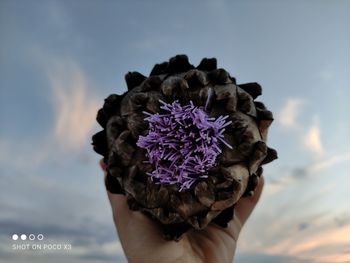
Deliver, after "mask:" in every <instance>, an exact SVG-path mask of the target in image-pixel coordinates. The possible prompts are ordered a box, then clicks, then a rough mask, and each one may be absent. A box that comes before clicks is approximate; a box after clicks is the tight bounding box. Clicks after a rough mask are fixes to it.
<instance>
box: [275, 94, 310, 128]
mask: <svg viewBox="0 0 350 263" xmlns="http://www.w3.org/2000/svg"><path fill="white" fill-rule="evenodd" d="M303 104H304V101H303V100H302V99H299V98H287V101H286V103H285V104H284V106H283V108H282V109H281V111H280V113H279V114H278V115H277V121H278V123H279V124H280V125H281V126H282V127H283V128H297V127H298V126H299V124H298V120H297V119H298V116H299V114H300V112H301V110H302V107H303Z"/></svg>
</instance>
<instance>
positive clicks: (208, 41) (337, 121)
mask: <svg viewBox="0 0 350 263" xmlns="http://www.w3.org/2000/svg"><path fill="white" fill-rule="evenodd" d="M349 25H350V2H349V1H345V0H344V1H341V0H336V1H326V0H324V1H322V0H319V1H316V0H309V1H298V0H296V1H277V0H276V1H272V0H270V1H258V0H256V1H254V0H248V1H223V0H222V1H208V0H207V1H177V2H176V3H175V2H174V1H147V2H146V1H143V2H142V1H107V0H105V1H90V0H86V1H82V0H75V1H68V0H67V1H65V0H61V1H52V0H49V1H41V0H34V1H19V0H17V1H16V0H14V1H9V0H2V1H1V2H0V39H1V42H0V58H1V59H0V123H1V124H0V125H1V126H0V181H1V183H0V210H1V213H0V262H12V263H14V262H23V261H24V259H25V261H26V262H76V263H78V262H93V263H95V262H96V263H97V262H116V261H117V262H125V259H124V256H123V253H122V250H121V247H120V244H119V242H118V239H117V237H116V235H115V233H114V227H113V225H112V220H111V213H110V211H109V207H108V202H107V199H106V196H105V192H104V188H103V182H102V174H101V172H100V171H99V168H98V166H97V163H98V160H99V157H98V156H97V155H96V154H95V153H94V152H93V151H92V150H91V146H90V137H91V135H92V134H94V133H95V132H97V131H98V130H99V127H98V125H97V124H96V123H95V120H94V118H95V114H96V111H97V109H98V108H99V107H101V105H102V102H103V99H104V98H105V97H106V96H107V95H109V94H110V93H121V92H123V91H125V89H126V85H125V82H124V74H125V73H127V72H128V71H134V70H137V71H140V72H141V73H143V74H145V75H147V74H148V73H149V72H150V70H151V68H152V66H153V65H154V64H155V63H158V62H162V61H165V60H167V59H168V58H170V57H171V56H173V55H175V54H179V53H185V54H187V55H188V56H189V58H190V61H191V62H192V63H193V64H197V63H199V61H200V60H201V58H203V57H216V58H217V59H218V64H219V66H220V67H223V68H226V69H227V70H228V71H229V72H230V73H231V75H233V76H235V77H236V79H237V81H238V83H244V82H253V81H256V82H259V83H260V84H261V85H262V86H263V89H264V90H263V96H262V97H261V98H260V99H261V100H262V101H264V102H265V103H266V104H267V105H268V107H269V108H270V109H271V110H272V111H273V112H274V114H275V122H274V123H273V126H272V128H271V130H270V138H269V145H271V146H272V147H274V148H276V149H277V150H278V152H279V159H278V161H276V162H274V163H272V164H269V165H268V166H266V168H265V178H266V187H265V190H264V193H263V196H262V199H261V202H260V203H259V205H258V207H257V209H256V211H254V214H253V216H252V218H251V219H250V221H249V223H248V224H247V226H246V228H245V229H244V231H243V233H242V236H241V237H240V241H239V246H238V254H237V258H236V261H235V262H237V263H242V262H248V263H249V262H282V263H284V262H286V263H288V262H298V263H300V262H308V263H309V262H311V263H326V262H349V261H350V250H349V247H350V211H349V205H348V202H349V200H350V193H349V190H348V189H349V185H350V177H349V170H350V164H349V163H350V150H349V148H350V147H349V146H350V143H349V141H348V139H347V138H348V136H347V134H348V131H349V129H350V123H349V120H348V119H349V117H348V114H349V112H350V106H349V102H348V98H349V97H350V89H349V83H350V26H349ZM13 233H18V234H20V233H24V234H30V233H35V234H38V233H42V234H44V235H45V238H46V240H47V241H50V242H53V243H55V242H56V243H57V242H65V243H71V244H72V245H73V249H72V250H71V251H69V252H67V251H66V252H64V251H51V252H38V251H14V250H13V249H12V248H11V245H12V244H13V241H12V240H11V238H10V237H11V235H12V234H13ZM17 242H21V241H17Z"/></svg>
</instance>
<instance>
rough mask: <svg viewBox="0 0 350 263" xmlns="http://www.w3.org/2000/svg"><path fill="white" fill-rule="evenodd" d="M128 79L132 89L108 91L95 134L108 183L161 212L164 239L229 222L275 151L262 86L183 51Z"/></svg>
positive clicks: (132, 202) (138, 206) (136, 206)
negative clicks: (269, 137) (99, 128)
mask: <svg viewBox="0 0 350 263" xmlns="http://www.w3.org/2000/svg"><path fill="white" fill-rule="evenodd" d="M125 80H126V83H127V87H128V91H127V92H125V93H124V94H122V95H116V94H112V95H110V96H109V97H107V98H106V99H105V102H104V105H103V107H102V108H101V109H100V110H99V111H98V113H97V122H98V123H99V124H100V125H101V126H102V128H103V130H102V131H100V132H98V133H97V134H95V135H94V136H93V137H92V141H93V142H92V144H93V147H94V150H95V151H96V152H97V153H99V154H101V155H103V157H104V161H105V163H106V164H107V176H106V181H105V183H106V188H107V190H108V191H110V192H111V193H118V194H124V195H125V196H126V197H127V201H128V205H129V208H130V209H132V210H135V211H141V212H143V213H144V214H146V215H148V216H150V217H151V218H153V219H154V220H156V221H158V222H159V223H160V225H161V226H162V227H163V233H164V238H166V239H168V240H178V239H179V238H180V237H181V235H182V234H183V233H185V232H186V231H188V230H189V229H197V230H201V229H204V228H205V227H206V226H207V225H208V224H209V223H214V224H217V225H219V226H222V227H226V226H227V223H228V222H229V221H230V220H231V219H232V217H233V212H234V206H235V204H236V202H237V201H238V200H239V199H240V198H241V197H242V196H248V195H253V193H254V189H255V188H256V185H257V183H258V177H259V176H260V175H261V174H262V167H261V165H263V164H266V163H269V162H271V161H273V160H274V159H276V158H277V152H276V151H275V150H274V149H272V148H269V147H267V145H266V140H267V132H268V127H269V126H270V124H271V122H272V121H273V115H272V113H271V112H270V111H268V110H267V109H266V107H265V105H264V104H263V103H262V102H258V101H255V99H256V98H257V97H258V96H259V95H261V93H262V89H261V86H260V85H259V84H258V83H247V84H240V85H237V84H236V80H235V78H233V77H232V76H230V74H229V73H228V72H227V71H225V70H224V69H222V68H217V62H216V59H215V58H210V59H208V58H204V59H203V60H202V61H201V62H200V64H199V65H198V66H197V67H194V66H193V65H191V64H190V63H189V61H188V58H187V56H186V55H177V56H175V57H173V58H171V59H170V60H169V61H168V62H164V63H161V64H156V65H155V66H154V68H153V69H152V71H151V73H150V76H149V77H145V76H143V75H142V74H140V73H138V72H129V73H127V74H126V76H125Z"/></svg>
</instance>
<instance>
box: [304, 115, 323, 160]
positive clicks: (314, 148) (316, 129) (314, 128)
mask: <svg viewBox="0 0 350 263" xmlns="http://www.w3.org/2000/svg"><path fill="white" fill-rule="evenodd" d="M303 144H304V146H305V147H306V149H307V150H309V151H310V152H312V153H314V154H316V155H317V156H322V155H323V153H324V148H323V144H322V141H321V130H320V124H319V119H318V117H317V116H316V117H314V120H313V124H312V125H311V127H310V128H309V129H308V130H307V132H306V134H305V135H304V137H303Z"/></svg>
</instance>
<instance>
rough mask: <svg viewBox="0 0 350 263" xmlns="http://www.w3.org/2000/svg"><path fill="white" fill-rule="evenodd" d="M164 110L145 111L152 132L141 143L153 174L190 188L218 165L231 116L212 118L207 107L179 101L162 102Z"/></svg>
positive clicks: (167, 182)
mask: <svg viewBox="0 0 350 263" xmlns="http://www.w3.org/2000/svg"><path fill="white" fill-rule="evenodd" d="M160 103H161V107H160V108H161V109H162V110H163V113H161V114H160V113H155V114H151V113H148V112H144V114H145V115H146V116H147V117H146V118H145V120H146V121H148V123H149V132H148V134H147V135H146V136H140V137H139V139H138V141H137V146H139V147H141V148H143V149H146V151H147V154H146V156H147V157H148V158H149V161H146V162H147V163H150V164H152V165H153V166H154V167H155V170H154V171H153V172H151V173H148V175H149V176H151V177H152V179H153V180H155V182H156V183H160V184H179V185H180V191H183V190H185V189H189V188H190V187H191V185H192V184H193V183H194V182H195V181H196V180H197V179H199V178H207V177H208V170H209V169H210V168H212V167H214V166H215V165H216V158H217V156H218V155H219V154H220V153H221V149H220V146H221V144H224V145H226V146H227V147H229V148H230V149H232V146H231V145H229V144H228V143H227V142H226V141H225V139H224V131H225V127H226V126H228V125H229V124H231V121H228V122H226V119H227V118H228V116H225V117H224V116H219V117H218V118H212V117H209V116H208V115H207V113H206V112H205V111H203V109H201V108H199V107H196V106H194V104H193V102H192V101H190V104H189V105H186V106H181V105H180V103H179V102H178V101H174V102H173V103H172V104H168V103H166V102H164V101H161V100H160Z"/></svg>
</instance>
